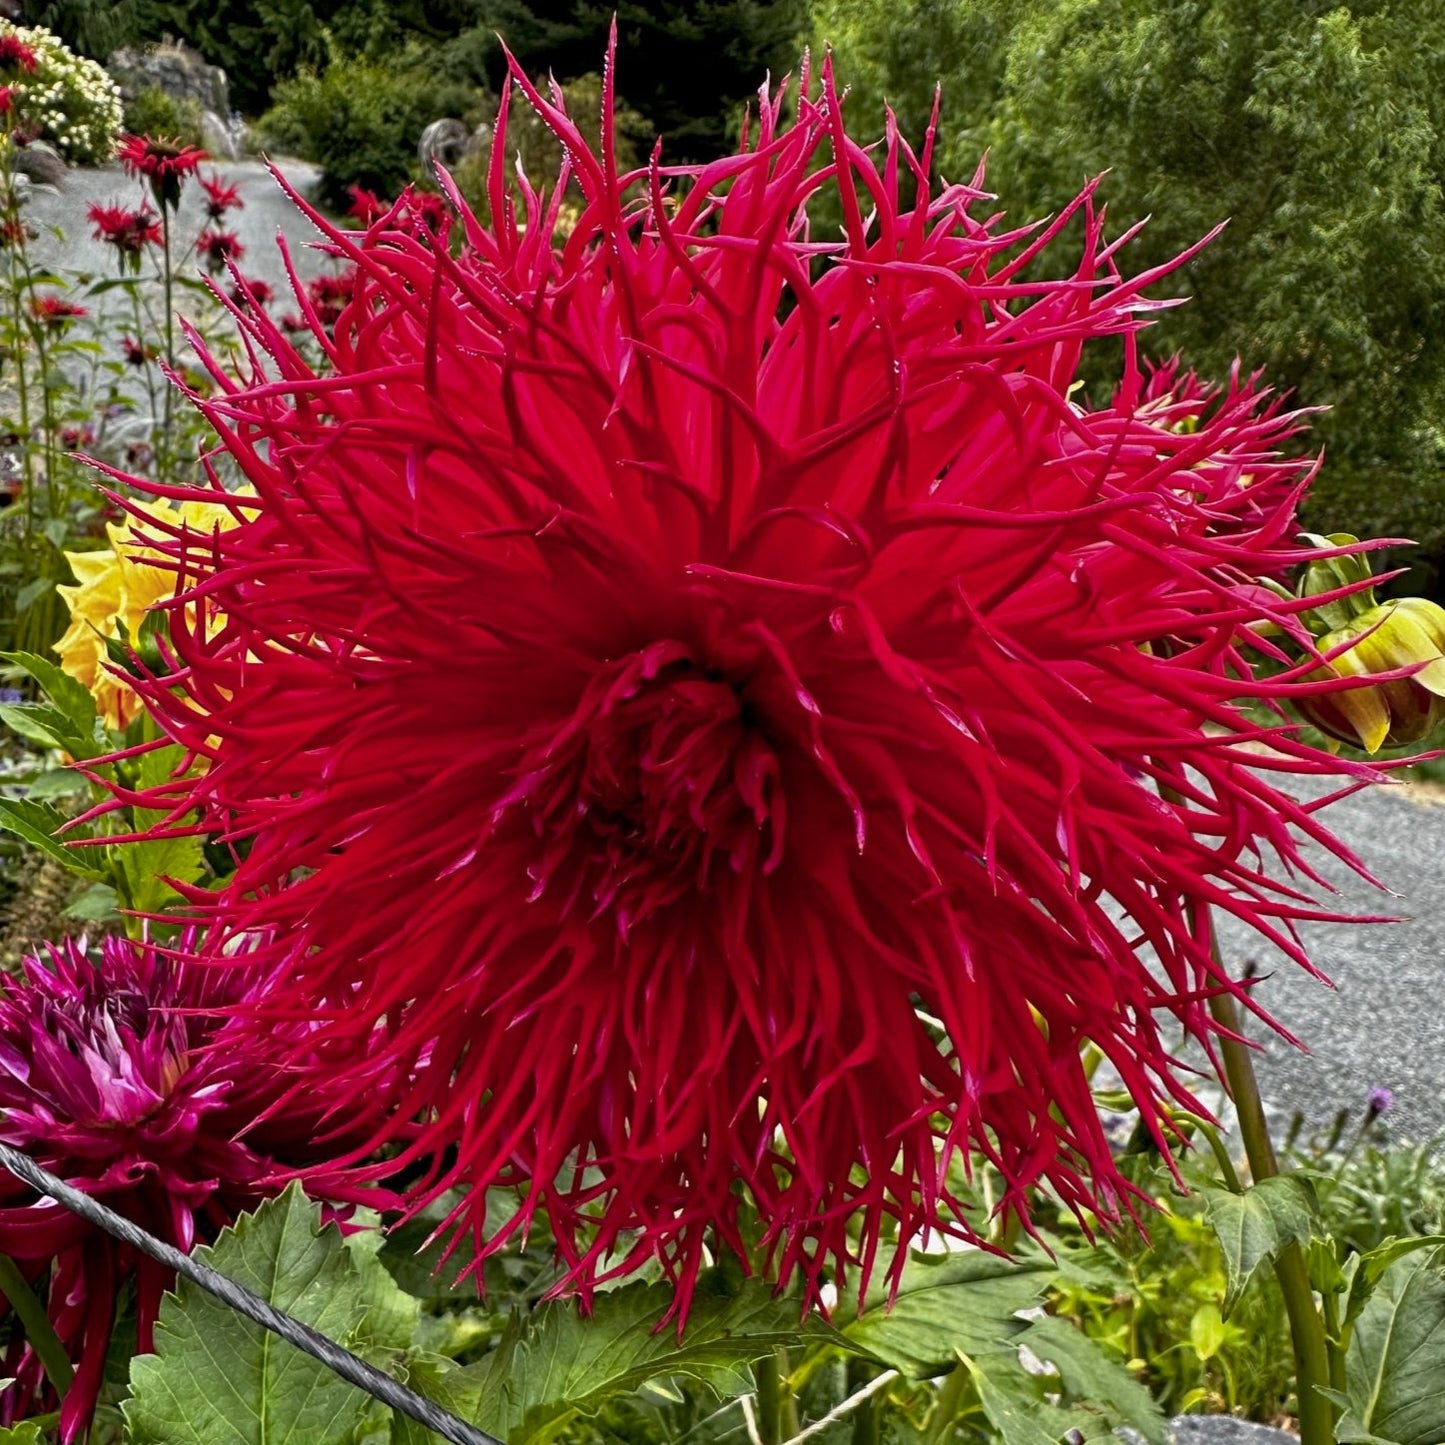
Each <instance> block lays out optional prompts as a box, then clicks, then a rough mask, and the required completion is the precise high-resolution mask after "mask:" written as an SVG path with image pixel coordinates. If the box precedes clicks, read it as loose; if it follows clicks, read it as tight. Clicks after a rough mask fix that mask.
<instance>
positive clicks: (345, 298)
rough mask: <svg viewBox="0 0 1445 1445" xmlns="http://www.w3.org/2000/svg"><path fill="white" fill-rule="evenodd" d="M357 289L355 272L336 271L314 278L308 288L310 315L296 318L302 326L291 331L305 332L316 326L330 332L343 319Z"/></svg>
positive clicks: (307, 297) (307, 296)
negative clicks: (343, 312) (342, 314)
mask: <svg viewBox="0 0 1445 1445" xmlns="http://www.w3.org/2000/svg"><path fill="white" fill-rule="evenodd" d="M355 287H356V273H355V272H354V271H353V270H346V271H335V272H331V273H329V274H327V275H323V276H316V277H314V278H313V279H312V280H311V281H310V282H309V283H308V285H307V287H306V299H307V301H308V302H309V303H310V307H309V314H308V316H305V317H300V318H296V319H297V320H299V322H300V324H299V325H298V326H295V327H293V328H290V329H292V330H296V331H304V330H308V329H309V328H310V327H311V326H312V325H313V324H315V325H318V326H320V327H321V328H322V329H323V330H325V331H329V330H330V329H331V328H332V327H333V326H335V325H336V323H337V322H338V321H339V320H340V319H341V313H342V311H343V310H344V309H345V307H346V305H347V303H348V302H349V301H350V300H351V296H352V292H353V291H354V290H355ZM312 317H314V323H313V321H312V319H311V318H312Z"/></svg>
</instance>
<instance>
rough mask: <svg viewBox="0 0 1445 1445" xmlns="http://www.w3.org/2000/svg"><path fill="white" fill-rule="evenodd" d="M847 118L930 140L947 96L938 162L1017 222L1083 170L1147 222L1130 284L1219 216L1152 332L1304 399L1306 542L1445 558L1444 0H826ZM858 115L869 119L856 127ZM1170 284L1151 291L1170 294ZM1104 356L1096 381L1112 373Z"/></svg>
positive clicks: (1130, 216) (1105, 353)
mask: <svg viewBox="0 0 1445 1445" xmlns="http://www.w3.org/2000/svg"><path fill="white" fill-rule="evenodd" d="M814 11H815V31H816V36H817V39H818V40H819V41H822V40H827V41H830V42H831V43H832V44H833V45H834V47H835V53H836V58H837V64H838V68H839V73H840V74H841V75H842V76H843V77H844V78H845V79H846V80H847V81H848V83H849V84H850V85H851V86H852V87H853V89H854V94H853V97H852V99H851V100H850V101H849V105H850V107H853V108H855V109H856V110H859V111H861V112H863V113H864V114H865V115H867V116H877V117H880V118H881V105H882V102H883V100H884V98H885V97H886V98H887V100H888V101H889V102H890V103H892V104H893V105H894V106H895V107H896V108H897V110H898V113H899V118H900V123H901V125H902V127H903V129H904V132H905V133H906V134H910V135H919V134H921V132H922V129H923V126H924V125H925V123H926V120H927V114H928V110H929V107H930V106H931V103H932V98H933V91H934V86H935V84H936V83H938V82H942V86H943V107H944V108H943V122H942V133H941V137H940V148H939V168H940V170H941V171H942V172H943V173H944V174H945V175H947V176H948V177H949V178H950V179H954V180H964V179H967V178H968V176H969V175H970V174H971V173H972V171H973V169H974V167H975V165H976V163H977V161H978V158H979V157H980V156H981V155H982V154H983V153H984V152H985V151H986V150H987V151H988V152H989V157H990V159H989V184H990V188H991V189H994V190H997V191H998V192H999V193H1000V196H1001V199H1002V202H1003V204H1004V205H1006V206H1007V208H1008V209H1009V211H1010V213H1011V214H1013V215H1015V216H1017V217H1018V218H1020V219H1025V218H1029V217H1034V216H1039V215H1043V214H1045V213H1049V212H1053V211H1056V210H1058V208H1059V207H1060V206H1062V205H1063V204H1064V203H1065V202H1066V201H1067V200H1068V199H1069V198H1070V197H1071V196H1073V195H1074V194H1075V193H1076V192H1077V191H1078V189H1079V187H1080V185H1081V184H1082V182H1083V181H1084V180H1085V178H1087V177H1090V176H1096V175H1099V174H1100V173H1102V172H1104V171H1107V172H1108V175H1107V177H1106V178H1105V180H1104V182H1103V190H1102V194H1103V196H1104V197H1105V198H1106V199H1107V201H1108V203H1109V208H1110V211H1111V213H1112V215H1113V216H1114V217H1115V218H1117V220H1118V222H1119V226H1120V228H1122V225H1123V224H1125V223H1127V222H1132V221H1134V220H1136V219H1138V218H1140V217H1143V216H1146V215H1147V216H1152V218H1153V219H1152V220H1151V222H1150V224H1149V226H1148V227H1147V228H1146V230H1145V231H1144V233H1143V235H1142V236H1141V237H1140V238H1139V239H1138V240H1137V242H1135V243H1134V244H1133V245H1131V247H1130V248H1129V252H1128V253H1126V255H1125V256H1124V257H1123V258H1122V262H1123V264H1124V265H1125V266H1126V267H1133V268H1137V269H1143V268H1145V267H1148V266H1151V265H1155V264H1157V263H1159V262H1162V261H1164V260H1166V259H1167V258H1169V257H1171V256H1174V255H1177V254H1178V253H1179V252H1181V251H1182V250H1184V249H1185V248H1186V247H1188V246H1189V245H1191V244H1192V243H1193V242H1195V241H1197V240H1198V239H1199V238H1200V237H1201V236H1203V235H1204V234H1206V233H1207V232H1208V231H1209V230H1210V229H1211V228H1212V227H1214V226H1215V225H1217V224H1218V223H1219V222H1221V221H1224V220H1226V219H1227V220H1228V221H1229V227H1228V229H1227V230H1226V231H1225V233H1224V234H1223V235H1222V236H1221V237H1220V238H1219V239H1218V240H1217V241H1215V242H1214V243H1213V244H1212V245H1211V246H1210V247H1209V248H1208V249H1207V250H1206V251H1204V252H1203V253H1202V254H1201V255H1200V256H1199V257H1198V258H1197V259H1196V260H1194V261H1192V262H1191V263H1190V264H1189V266H1188V267H1187V268H1186V269H1185V270H1184V271H1183V272H1181V273H1178V274H1177V275H1176V277H1175V279H1174V281H1173V282H1172V290H1173V292H1174V293H1175V294H1180V295H1184V294H1187V295H1191V296H1192V297H1193V300H1192V301H1191V302H1190V304H1189V305H1188V306H1184V307H1179V308H1176V309H1173V310H1170V311H1168V312H1165V313H1162V314H1160V315H1159V316H1158V317H1157V324H1156V325H1155V326H1154V327H1152V328H1151V330H1150V331H1149V333H1147V335H1146V337H1145V338H1144V346H1145V348H1146V350H1147V351H1148V352H1150V353H1152V354H1153V355H1155V356H1156V357H1164V356H1168V355H1169V354H1170V353H1171V352H1173V351H1175V350H1182V352H1183V353H1184V355H1185V356H1186V357H1187V358H1188V361H1189V363H1190V364H1191V365H1193V366H1196V367H1198V368H1199V369H1200V371H1201V373H1202V374H1204V375H1206V376H1214V377H1220V376H1223V375H1225V374H1226V373H1227V371H1228V368H1229V366H1230V365H1231V363H1232V362H1233V360H1234V358H1235V357H1236V356H1239V357H1241V358H1242V360H1243V365H1244V367H1245V369H1246V370H1249V369H1252V368H1254V367H1256V366H1261V365H1262V366H1264V367H1265V368H1266V369H1267V375H1268V378H1269V380H1270V381H1271V382H1272V383H1273V384H1274V385H1275V386H1277V387H1279V388H1281V389H1292V390H1294V392H1295V393H1296V395H1297V398H1298V400H1299V401H1300V402H1303V403H1305V404H1308V405H1324V406H1329V407H1331V408H1332V410H1331V411H1330V412H1329V413H1328V414H1327V415H1324V416H1317V417H1315V418H1313V419H1312V425H1313V427H1314V438H1315V441H1316V442H1317V443H1320V442H1322V443H1323V444H1324V445H1325V446H1326V449H1327V452H1328V457H1329V460H1328V462H1327V464H1326V466H1325V468H1324V470H1323V472H1322V473H1321V475H1320V477H1319V479H1318V481H1317V483H1316V487H1315V491H1314V500H1313V502H1312V504H1311V509H1310V511H1311V515H1312V516H1313V517H1314V519H1315V525H1316V526H1317V527H1318V528H1319V530H1321V531H1333V530H1336V529H1338V528H1347V529H1348V530H1350V531H1354V532H1358V533H1361V534H1369V535H1374V536H1397V537H1411V538H1414V539H1415V540H1416V541H1417V542H1418V543H1419V544H1420V549H1419V551H1418V552H1416V553H1414V554H1411V555H1413V556H1414V557H1415V559H1416V560H1417V561H1418V562H1419V563H1420V565H1421V571H1420V572H1419V573H1417V575H1416V576H1415V577H1414V578H1411V579H1407V580H1406V582H1405V583H1404V584H1401V585H1403V586H1405V587H1406V590H1412V591H1422V590H1427V589H1428V588H1429V587H1430V586H1431V585H1433V586H1434V587H1435V588H1436V589H1437V590H1438V589H1439V587H1440V585H1441V578H1442V572H1441V569H1442V567H1445V467H1442V464H1441V462H1442V456H1445V430H1442V428H1441V424H1440V418H1441V416H1442V414H1445V200H1442V195H1441V191H1440V188H1439V184H1438V179H1439V176H1440V174H1441V172H1442V169H1445V11H1442V9H1441V8H1440V7H1439V6H1438V5H1436V4H1434V3H1432V0H1391V3H1385V0H1350V3H1348V4H1340V5H1333V4H1332V5H1318V6H1317V5H1298V4H1294V3H1291V0H1263V3H1260V4H1257V5H1203V4H1200V3H1198V0H976V3H973V4H968V5H957V4H952V3H948V0H922V3H920V4H918V5H915V6H911V7H909V12H908V17H907V20H906V21H903V20H902V19H901V17H900V15H899V13H898V11H897V9H896V7H893V6H890V5H888V4H886V3H884V0H817V3H816V4H815V7H814ZM860 124H861V118H860ZM1169 289H1171V288H1170V287H1166V288H1165V292H1164V293H1161V294H1167V292H1168V290H1169ZM1117 360H1118V353H1117V350H1114V349H1111V348H1103V349H1102V350H1101V351H1100V353H1099V356H1098V359H1097V362H1096V366H1097V369H1096V371H1095V373H1094V379H1095V382H1096V384H1098V385H1103V384H1105V383H1106V381H1107V378H1108V377H1109V375H1110V374H1111V372H1112V371H1113V369H1114V368H1116V366H1117Z"/></svg>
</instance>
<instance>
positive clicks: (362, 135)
mask: <svg viewBox="0 0 1445 1445" xmlns="http://www.w3.org/2000/svg"><path fill="white" fill-rule="evenodd" d="M431 60H432V54H431V50H430V48H429V47H427V46H425V45H422V44H418V43H413V44H411V45H409V46H408V47H406V49H404V50H403V51H402V52H401V54H400V56H398V57H397V58H396V59H395V60H394V61H393V62H392V63H391V64H382V63H380V62H377V61H372V60H365V59H355V58H351V57H346V56H342V55H339V54H333V55H332V58H331V61H330V63H329V64H328V65H327V67H326V68H325V70H323V71H321V72H319V73H318V72H315V71H303V72H301V74H299V75H297V76H295V77H293V78H292V79H290V80H283V81H281V82H280V83H279V84H278V85H277V87H276V104H275V105H273V106H272V107H271V109H270V110H268V111H267V112H266V114H265V115H264V116H262V117H261V120H260V122H259V124H258V128H257V129H258V137H257V138H258V140H259V142H260V144H261V146H262V147H263V148H265V149H270V150H277V151H290V152H292V153H294V154H296V155H299V156H301V157H302V158H303V159H304V160H309V161H314V162H315V163H316V164H317V165H319V166H320V167H321V172H322V174H321V186H320V195H321V199H322V201H323V202H325V203H326V204H328V205H331V206H335V207H340V208H344V207H345V206H346V205H347V204H348V198H347V188H348V187H349V186H353V185H357V186H364V187H366V188H367V189H368V190H373V191H376V192H377V193H378V194H380V195H384V196H394V195H395V194H396V193H397V191H399V190H400V189H401V187H402V186H404V185H405V184H406V183H407V181H409V180H411V179H413V178H414V177H415V176H416V174H417V159H416V147H417V142H418V141H419V140H420V139H421V133H422V131H423V130H425V129H426V127H427V126H428V125H429V124H430V123H431V122H432V121H434V120H438V119H440V118H441V117H442V116H446V115H454V116H460V117H464V118H465V117H467V116H468V115H470V114H471V113H472V112H474V111H475V110H477V108H478V107H479V105H480V102H481V93H480V92H479V91H476V90H473V89H471V88H470V87H467V86H462V85H457V84H449V83H446V82H443V83H441V84H438V83H437V79H436V75H435V72H434V70H433V69H432V67H431V63H430V62H431Z"/></svg>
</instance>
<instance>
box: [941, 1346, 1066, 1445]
mask: <svg viewBox="0 0 1445 1445" xmlns="http://www.w3.org/2000/svg"><path fill="white" fill-rule="evenodd" d="M958 1361H959V1368H961V1369H965V1370H967V1371H968V1372H969V1374H970V1375H971V1376H972V1377H973V1384H974V1388H975V1389H976V1390H977V1391H978V1402H979V1404H980V1405H982V1406H983V1413H984V1414H985V1415H986V1416H987V1417H988V1422H989V1424H990V1425H992V1426H993V1428H994V1430H995V1432H996V1433H997V1437H998V1441H999V1445H1058V1435H1057V1434H1055V1433H1054V1432H1053V1431H1051V1430H1047V1429H1045V1428H1044V1426H1043V1425H1042V1424H1041V1423H1040V1422H1039V1419H1038V1407H1039V1402H1038V1401H1037V1400H1035V1399H1032V1398H1031V1397H1030V1396H1029V1395H1027V1394H1026V1393H1025V1392H1024V1391H1023V1390H1022V1389H1017V1388H1015V1389H1010V1388H1008V1381H1009V1380H1010V1379H1015V1380H1017V1377H1018V1376H1021V1375H1022V1374H1023V1372H1022V1371H1021V1370H1019V1368H1018V1366H1017V1365H1008V1364H1004V1363H1003V1362H1002V1361H1000V1362H996V1363H995V1362H990V1363H994V1368H988V1367H986V1365H985V1362H984V1361H981V1360H977V1359H975V1358H974V1357H973V1356H972V1355H967V1354H964V1353H963V1352H962V1351H960V1352H959V1355H958ZM1000 1366H1002V1367H1000Z"/></svg>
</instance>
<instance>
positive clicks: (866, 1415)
mask: <svg viewBox="0 0 1445 1445" xmlns="http://www.w3.org/2000/svg"><path fill="white" fill-rule="evenodd" d="M884 1374H886V1375H890V1376H892V1378H893V1379H897V1378H898V1376H897V1373H896V1371H893V1370H885V1371H884ZM868 1375H869V1367H868V1365H867V1364H866V1363H865V1362H864V1361H862V1360H849V1361H848V1377H847V1378H848V1398H849V1399H850V1400H852V1399H857V1398H858V1397H859V1396H860V1395H863V1394H864V1393H865V1392H866V1398H865V1399H863V1400H862V1401H861V1403H860V1404H858V1405H856V1406H855V1407H854V1412H853V1429H852V1432H851V1434H850V1435H849V1445H878V1440H879V1429H878V1427H879V1424H880V1416H881V1414H882V1411H881V1409H880V1408H879V1407H880V1403H881V1402H880V1401H879V1400H878V1398H877V1396H878V1392H879V1391H880V1390H885V1389H887V1388H888V1386H887V1384H882V1385H880V1384H879V1383H878V1380H879V1379H881V1378H882V1377H881V1376H876V1377H874V1378H873V1379H871V1380H870V1379H869V1378H868ZM890 1383H891V1381H890Z"/></svg>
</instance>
